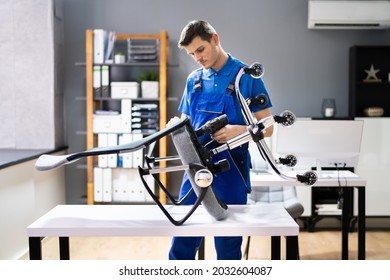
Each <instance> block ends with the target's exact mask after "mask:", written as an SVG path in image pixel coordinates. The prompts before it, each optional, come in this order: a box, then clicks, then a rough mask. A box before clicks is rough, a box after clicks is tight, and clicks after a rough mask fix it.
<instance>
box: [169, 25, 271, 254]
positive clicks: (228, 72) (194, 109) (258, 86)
mask: <svg viewBox="0 0 390 280" xmlns="http://www.w3.org/2000/svg"><path fill="white" fill-rule="evenodd" d="M178 45H179V48H181V49H184V50H185V51H186V52H187V54H188V55H190V56H191V57H192V58H193V59H194V60H195V61H196V62H198V63H199V64H200V65H201V66H202V67H201V68H200V69H197V70H195V71H193V72H192V73H191V74H190V75H189V76H188V78H187V83H186V87H185V89H184V93H183V97H182V100H181V103H180V106H179V111H180V112H181V113H182V114H183V115H187V116H189V117H190V119H191V123H192V125H193V127H194V129H197V128H199V127H200V126H202V125H203V124H205V123H206V122H207V121H209V120H212V119H215V118H216V117H218V116H220V115H222V114H226V115H227V117H228V119H229V124H228V125H227V126H225V127H224V128H222V129H220V130H218V131H216V132H215V133H213V134H212V135H211V136H210V135H204V136H202V137H201V138H200V139H199V140H200V142H201V143H202V144H203V145H206V147H208V148H215V147H216V146H218V145H220V144H221V143H225V142H226V141H228V140H230V139H232V138H233V137H235V136H237V135H240V134H242V133H243V132H245V131H246V125H245V120H244V117H243V115H242V113H241V107H240V105H239V102H238V100H237V96H236V94H235V91H234V89H233V88H234V81H235V77H236V75H237V73H238V71H239V70H240V69H241V67H243V66H245V64H243V63H242V62H241V61H239V60H238V59H236V58H234V57H233V56H231V55H230V54H229V53H227V52H225V51H224V49H223V48H222V46H221V43H220V38H219V36H218V34H217V32H216V31H215V29H214V28H213V27H212V26H211V25H210V24H209V23H208V22H206V21H203V20H195V21H191V22H189V23H188V24H187V25H186V26H185V27H184V29H183V31H182V33H181V36H180V39H179V43H178ZM240 91H241V93H242V94H243V96H244V98H248V97H256V96H257V95H259V94H264V95H266V96H267V99H268V103H267V104H266V106H265V107H263V108H259V107H255V106H251V110H252V111H253V112H254V115H255V116H256V118H257V119H262V118H265V117H267V116H270V115H271V110H270V107H271V106H272V104H271V101H270V99H269V97H268V93H267V90H266V89H265V86H264V84H263V81H262V80H261V79H253V78H252V77H250V76H249V75H244V76H243V77H242V79H241V83H240ZM271 134H272V128H268V129H267V130H266V132H265V133H264V136H270V135H271ZM224 158H226V159H228V160H229V163H230V169H229V170H228V171H225V172H222V173H220V174H218V175H217V176H215V178H214V181H213V188H214V191H215V193H216V195H217V196H218V197H219V198H220V199H221V200H222V201H224V202H225V203H226V204H246V203H247V194H248V193H249V192H250V180H249V169H250V156H249V152H248V144H246V145H242V146H241V147H237V148H235V149H233V150H231V151H226V152H223V153H220V154H218V155H216V156H214V157H213V161H214V162H216V161H219V160H220V159H224ZM190 188H191V184H190V182H189V179H188V177H187V175H186V174H185V175H184V177H183V182H182V187H181V190H180V197H182V196H183V195H184V194H186V193H187V192H188V190H189V189H190ZM194 201H195V197H194V195H193V196H192V197H191V199H187V200H186V203H187V204H190V203H194ZM202 238H203V237H174V238H173V240H172V247H171V249H170V251H169V259H185V260H190V259H195V255H196V252H197V250H198V248H199V246H200V243H201V241H202ZM214 241H215V248H216V251H217V259H219V260H234V259H241V257H242V253H241V244H242V237H239V236H238V237H215V239H214Z"/></svg>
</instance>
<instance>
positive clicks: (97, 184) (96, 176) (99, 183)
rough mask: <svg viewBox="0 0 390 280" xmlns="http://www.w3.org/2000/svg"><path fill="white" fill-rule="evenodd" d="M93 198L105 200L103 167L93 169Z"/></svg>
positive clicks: (98, 200) (97, 200)
mask: <svg viewBox="0 0 390 280" xmlns="http://www.w3.org/2000/svg"><path fill="white" fill-rule="evenodd" d="M93 200H94V201H95V202H102V201H103V169H102V168H99V167H94V169H93Z"/></svg>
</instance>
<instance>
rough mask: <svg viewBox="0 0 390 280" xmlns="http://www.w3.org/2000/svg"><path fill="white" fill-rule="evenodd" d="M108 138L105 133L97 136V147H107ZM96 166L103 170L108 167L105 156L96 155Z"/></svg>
mask: <svg viewBox="0 0 390 280" xmlns="http://www.w3.org/2000/svg"><path fill="white" fill-rule="evenodd" d="M107 145H108V137H107V134H106V133H99V134H98V147H107ZM98 166H99V167H102V168H105V167H107V166H108V159H107V155H98Z"/></svg>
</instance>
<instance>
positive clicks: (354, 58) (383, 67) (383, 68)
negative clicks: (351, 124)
mask: <svg viewBox="0 0 390 280" xmlns="http://www.w3.org/2000/svg"><path fill="white" fill-rule="evenodd" d="M349 55H350V57H349V115H350V116H351V117H367V115H366V114H365V112H364V109H366V108H369V107H381V108H383V109H384V114H383V116H384V117H389V116H390V46H353V47H351V48H350V54H349ZM371 66H372V67H373V69H374V70H375V71H376V70H379V71H378V72H377V73H375V75H376V76H377V78H378V79H380V81H373V80H370V81H365V80H366V78H367V76H368V73H367V72H366V71H369V70H370V69H371Z"/></svg>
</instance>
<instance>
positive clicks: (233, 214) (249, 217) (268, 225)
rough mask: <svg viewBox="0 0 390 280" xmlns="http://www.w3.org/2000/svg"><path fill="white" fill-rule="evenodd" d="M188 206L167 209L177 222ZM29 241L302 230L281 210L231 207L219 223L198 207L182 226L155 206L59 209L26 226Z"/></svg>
mask: <svg viewBox="0 0 390 280" xmlns="http://www.w3.org/2000/svg"><path fill="white" fill-rule="evenodd" d="M189 208H190V207H189V206H166V209H167V210H168V211H169V212H170V213H171V215H172V216H173V217H174V219H176V220H179V219H181V218H182V217H184V215H185V214H186V213H187V212H188V209H189ZM27 233H28V236H29V237H32V236H36V237H46V236H292V235H298V233H299V227H298V225H297V224H296V222H295V221H294V220H293V219H292V218H291V217H290V215H289V214H288V213H287V212H286V210H285V209H284V208H283V207H282V206H277V205H229V216H228V218H227V219H226V220H223V221H216V220H215V219H213V218H212V217H211V216H210V215H209V214H208V213H207V212H206V210H205V209H204V208H203V207H202V206H200V207H199V208H198V209H197V210H196V211H195V212H194V213H193V215H192V216H191V217H190V218H189V219H188V220H187V221H186V222H185V223H184V224H183V225H181V226H175V225H173V224H172V223H171V222H170V221H169V220H168V219H167V217H166V216H165V215H164V214H163V213H162V211H161V209H159V208H158V206H157V205H58V206H56V207H54V208H53V209H52V210H50V211H49V212H48V213H46V214H45V215H43V216H42V217H41V218H39V219H38V220H36V221H35V222H34V223H32V224H31V225H30V226H28V227H27Z"/></svg>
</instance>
